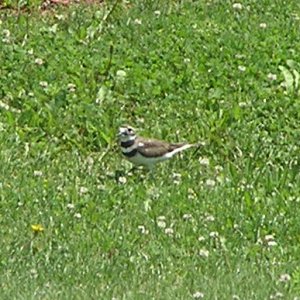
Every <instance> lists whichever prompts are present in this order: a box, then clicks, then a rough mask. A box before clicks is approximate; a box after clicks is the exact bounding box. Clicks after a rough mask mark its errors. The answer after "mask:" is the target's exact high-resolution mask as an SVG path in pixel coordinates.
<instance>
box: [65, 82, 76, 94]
mask: <svg viewBox="0 0 300 300" xmlns="http://www.w3.org/2000/svg"><path fill="white" fill-rule="evenodd" d="M67 88H68V90H69V91H70V92H71V93H73V92H75V91H76V85H75V84H74V83H68V85H67Z"/></svg>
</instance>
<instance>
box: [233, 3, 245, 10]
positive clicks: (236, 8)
mask: <svg viewBox="0 0 300 300" xmlns="http://www.w3.org/2000/svg"><path fill="white" fill-rule="evenodd" d="M232 8H233V9H235V10H241V9H243V5H242V4H241V3H233V4H232Z"/></svg>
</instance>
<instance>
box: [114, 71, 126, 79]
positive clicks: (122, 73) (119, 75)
mask: <svg viewBox="0 0 300 300" xmlns="http://www.w3.org/2000/svg"><path fill="white" fill-rule="evenodd" d="M126 76H127V73H126V72H125V71H124V70H118V71H117V72H116V77H117V79H118V80H119V81H124V80H125V78H126Z"/></svg>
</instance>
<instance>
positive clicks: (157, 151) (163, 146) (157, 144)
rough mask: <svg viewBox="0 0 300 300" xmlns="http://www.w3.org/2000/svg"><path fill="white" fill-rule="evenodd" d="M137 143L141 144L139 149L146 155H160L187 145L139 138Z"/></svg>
mask: <svg viewBox="0 0 300 300" xmlns="http://www.w3.org/2000/svg"><path fill="white" fill-rule="evenodd" d="M136 143H137V144H138V145H139V146H138V148H137V150H138V152H140V153H141V154H142V155H143V156H145V157H159V156H163V155H164V154H166V153H168V152H171V151H173V150H175V149H177V148H179V147H182V146H183V145H185V143H180V144H170V143H167V142H164V141H160V140H154V139H144V138H137V139H136Z"/></svg>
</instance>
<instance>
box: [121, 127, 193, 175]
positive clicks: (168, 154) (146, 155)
mask: <svg viewBox="0 0 300 300" xmlns="http://www.w3.org/2000/svg"><path fill="white" fill-rule="evenodd" d="M117 137H118V140H119V145H120V148H121V151H122V154H123V155H124V157H125V158H126V159H127V160H128V161H130V162H131V163H132V164H133V165H136V166H143V167H145V168H146V169H148V170H151V169H153V168H154V167H155V165H156V164H157V163H160V162H162V161H165V160H168V159H170V158H172V157H173V156H174V155H175V154H176V153H178V152H181V151H183V150H186V149H189V148H191V147H193V146H197V144H188V143H168V142H166V141H161V140H157V139H150V138H144V137H140V136H138V135H137V134H136V133H135V130H134V128H133V127H131V126H129V125H124V126H121V127H120V128H119V132H118V134H117Z"/></svg>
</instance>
